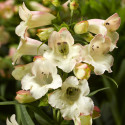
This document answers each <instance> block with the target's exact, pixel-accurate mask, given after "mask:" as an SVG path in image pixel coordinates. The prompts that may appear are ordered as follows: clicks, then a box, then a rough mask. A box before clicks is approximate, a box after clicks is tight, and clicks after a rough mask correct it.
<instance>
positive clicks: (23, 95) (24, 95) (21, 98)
mask: <svg viewBox="0 0 125 125" xmlns="http://www.w3.org/2000/svg"><path fill="white" fill-rule="evenodd" d="M16 93H17V96H16V97H15V99H16V100H17V101H18V102H19V103H30V102H33V101H36V99H34V98H33V97H32V95H31V94H30V91H25V90H20V91H18V92H16Z"/></svg>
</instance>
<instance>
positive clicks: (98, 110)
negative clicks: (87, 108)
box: [92, 106, 101, 119]
mask: <svg viewBox="0 0 125 125" xmlns="http://www.w3.org/2000/svg"><path fill="white" fill-rule="evenodd" d="M100 116H101V114H100V109H99V108H98V107H97V106H94V110H93V114H92V118H93V119H97V118H99V117H100Z"/></svg>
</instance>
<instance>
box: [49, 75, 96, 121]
mask: <svg viewBox="0 0 125 125" xmlns="http://www.w3.org/2000/svg"><path fill="white" fill-rule="evenodd" d="M89 91H90V90H89V86H88V82H87V80H80V81H78V80H77V78H76V77H74V76H70V77H68V78H67V79H66V80H65V82H64V83H63V84H62V87H61V89H58V90H56V91H54V92H53V93H52V94H50V96H49V99H48V102H49V104H50V105H51V106H52V107H55V108H59V109H60V111H61V113H62V116H63V117H64V118H66V119H73V120H75V119H76V118H78V117H79V116H80V114H81V113H83V114H84V115H90V114H92V112H93V107H94V105H93V101H92V100H91V99H90V98H89V97H86V96H87V95H88V94H89Z"/></svg>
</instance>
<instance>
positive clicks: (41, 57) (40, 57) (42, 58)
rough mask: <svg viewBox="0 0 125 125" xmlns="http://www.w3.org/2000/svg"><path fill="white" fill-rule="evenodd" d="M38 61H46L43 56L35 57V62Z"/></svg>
mask: <svg viewBox="0 0 125 125" xmlns="http://www.w3.org/2000/svg"><path fill="white" fill-rule="evenodd" d="M37 59H41V60H45V58H44V57H43V56H34V58H33V61H36V60H37Z"/></svg>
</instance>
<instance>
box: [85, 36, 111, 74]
mask: <svg viewBox="0 0 125 125" xmlns="http://www.w3.org/2000/svg"><path fill="white" fill-rule="evenodd" d="M110 45H111V40H110V38H109V37H104V36H103V35H102V34H98V35H96V36H95V37H94V38H93V39H92V40H91V42H90V44H88V45H85V46H84V47H83V62H86V63H88V64H91V65H92V66H93V67H94V72H95V74H96V75H101V74H103V73H104V72H105V71H108V72H111V71H112V70H111V66H112V64H113V57H112V56H111V55H110V54H107V53H108V52H109V50H110Z"/></svg>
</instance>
